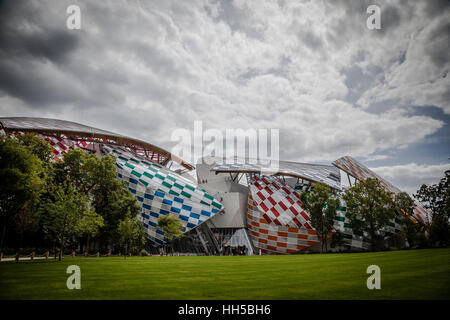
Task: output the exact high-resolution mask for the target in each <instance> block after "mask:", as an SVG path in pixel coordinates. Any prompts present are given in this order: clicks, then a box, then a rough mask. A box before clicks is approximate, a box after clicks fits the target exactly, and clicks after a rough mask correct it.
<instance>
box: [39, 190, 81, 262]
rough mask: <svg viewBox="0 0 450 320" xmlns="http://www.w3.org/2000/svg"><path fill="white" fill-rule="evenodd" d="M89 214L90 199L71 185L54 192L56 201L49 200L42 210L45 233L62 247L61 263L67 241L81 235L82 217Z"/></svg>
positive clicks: (60, 251)
mask: <svg viewBox="0 0 450 320" xmlns="http://www.w3.org/2000/svg"><path fill="white" fill-rule="evenodd" d="M88 212H89V201H88V198H87V197H86V196H85V195H83V194H81V193H79V192H78V191H77V190H76V189H75V188H74V187H73V186H72V185H71V184H67V185H65V188H64V187H60V188H58V189H56V190H55V192H54V200H53V201H52V200H50V199H47V200H46V202H45V203H44V204H43V205H42V206H41V208H40V215H41V219H42V222H43V225H44V232H46V233H47V234H48V235H49V236H50V237H53V238H54V239H55V240H56V241H57V242H58V243H59V245H60V250H59V261H61V257H62V254H63V250H64V246H65V243H66V240H67V239H68V238H69V237H72V236H79V235H80V223H81V221H82V217H83V216H84V215H86V214H87V213H88Z"/></svg>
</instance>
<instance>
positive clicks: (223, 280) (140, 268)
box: [0, 249, 450, 300]
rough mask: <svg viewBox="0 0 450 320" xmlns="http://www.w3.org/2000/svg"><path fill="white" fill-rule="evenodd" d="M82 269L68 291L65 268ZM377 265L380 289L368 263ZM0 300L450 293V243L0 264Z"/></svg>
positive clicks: (407, 296) (431, 295)
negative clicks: (373, 285)
mask: <svg viewBox="0 0 450 320" xmlns="http://www.w3.org/2000/svg"><path fill="white" fill-rule="evenodd" d="M72 264H75V265H78V266H79V267H80V269H81V290H68V289H67V287H66V280H67V277H68V276H69V275H68V274H66V268H67V266H69V265H72ZM372 264H375V265H378V266H379V267H380V268H381V290H368V289H367V287H366V280H367V277H368V276H369V275H368V274H367V273H366V269H367V267H368V266H369V265H372ZM0 299H195V300H197V299H450V249H427V250H411V251H390V252H377V253H346V254H323V255H321V254H312V255H290V256H250V257H247V256H235V257H232V256H225V257H132V258H128V259H126V260H124V259H123V258H120V257H111V258H71V257H67V258H64V259H63V261H61V262H58V261H55V260H48V261H45V260H41V261H36V260H35V261H27V262H20V263H19V264H16V263H14V262H1V263H0Z"/></svg>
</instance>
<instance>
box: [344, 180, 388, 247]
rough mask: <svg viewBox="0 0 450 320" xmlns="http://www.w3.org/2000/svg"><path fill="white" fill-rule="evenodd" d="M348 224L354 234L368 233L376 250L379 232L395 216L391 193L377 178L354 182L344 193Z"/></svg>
mask: <svg viewBox="0 0 450 320" xmlns="http://www.w3.org/2000/svg"><path fill="white" fill-rule="evenodd" d="M343 199H344V200H345V201H346V203H347V214H348V216H349V220H350V225H351V227H352V229H353V231H354V232H355V233H356V234H363V232H364V231H367V232H368V234H369V238H370V242H371V248H372V250H376V248H377V241H378V239H379V236H380V234H379V232H380V231H381V229H382V228H384V227H385V226H386V225H387V224H388V222H389V220H391V219H392V218H394V217H395V215H396V214H395V207H394V203H393V199H392V194H390V193H389V192H387V191H386V190H385V189H384V188H383V187H382V186H381V184H380V182H379V181H378V180H377V179H371V178H369V179H366V180H365V181H360V182H358V183H356V184H355V185H354V186H353V187H351V188H349V189H348V191H347V192H346V193H345V194H344V196H343Z"/></svg>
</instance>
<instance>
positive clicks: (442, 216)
mask: <svg viewBox="0 0 450 320" xmlns="http://www.w3.org/2000/svg"><path fill="white" fill-rule="evenodd" d="M414 197H415V198H416V199H418V200H419V201H420V202H421V203H422V204H423V206H424V207H425V208H426V209H429V210H431V212H432V214H433V216H432V220H431V225H430V234H429V239H430V241H431V244H432V245H436V244H437V245H438V246H448V245H449V244H450V224H449V219H450V170H447V171H445V175H444V178H442V179H441V180H440V181H439V183H437V184H432V185H425V184H424V185H422V186H421V187H420V189H419V190H417V193H416V194H415V195H414Z"/></svg>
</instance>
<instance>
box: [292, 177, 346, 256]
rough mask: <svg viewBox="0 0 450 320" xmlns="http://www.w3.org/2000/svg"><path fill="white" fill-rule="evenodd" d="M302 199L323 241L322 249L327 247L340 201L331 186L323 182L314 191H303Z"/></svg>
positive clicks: (317, 184)
mask: <svg viewBox="0 0 450 320" xmlns="http://www.w3.org/2000/svg"><path fill="white" fill-rule="evenodd" d="M300 199H301V201H302V202H303V206H304V207H305V209H306V210H308V212H309V215H310V217H311V225H312V226H313V228H314V229H316V231H317V234H318V236H319V239H320V241H321V251H322V252H323V248H324V246H325V248H327V238H328V234H329V233H330V232H331V231H332V230H333V229H334V228H333V224H334V218H335V217H336V210H337V208H338V207H339V206H340V201H339V199H337V198H333V197H332V194H331V192H330V188H329V187H327V186H325V185H324V184H322V183H316V185H315V186H314V188H313V189H312V191H310V192H308V191H302V193H301V194H300Z"/></svg>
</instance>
